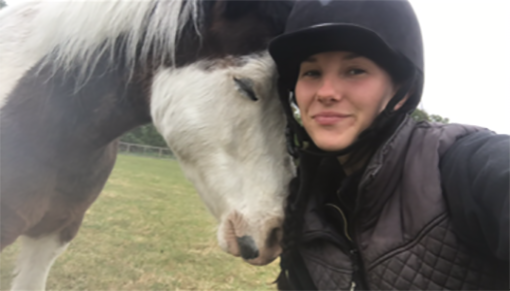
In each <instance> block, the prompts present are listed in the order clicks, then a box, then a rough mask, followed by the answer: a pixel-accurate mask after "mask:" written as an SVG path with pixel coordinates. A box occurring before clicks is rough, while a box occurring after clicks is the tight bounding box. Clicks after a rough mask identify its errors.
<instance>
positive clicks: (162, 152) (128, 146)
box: [119, 142, 175, 159]
mask: <svg viewBox="0 0 510 291" xmlns="http://www.w3.org/2000/svg"><path fill="white" fill-rule="evenodd" d="M119 153H123V154H131V155H139V156H148V157H154V158H161V159H174V158H175V157H174V155H173V153H172V151H171V150H170V149H169V148H162V147H153V146H147V145H141V144H135V143H127V142H119Z"/></svg>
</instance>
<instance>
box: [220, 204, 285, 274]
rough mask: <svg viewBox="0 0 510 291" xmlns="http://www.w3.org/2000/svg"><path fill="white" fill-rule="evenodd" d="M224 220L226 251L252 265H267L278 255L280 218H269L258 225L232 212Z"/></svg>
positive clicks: (280, 231)
mask: <svg viewBox="0 0 510 291" xmlns="http://www.w3.org/2000/svg"><path fill="white" fill-rule="evenodd" d="M226 222H227V227H226V228H225V232H224V238H225V240H226V243H227V249H226V251H227V252H228V253H230V254H232V255H234V256H240V257H242V258H243V259H244V260H245V261H246V262H248V263H250V264H252V265H267V264H269V263H271V262H272V261H274V260H275V259H276V258H277V257H278V256H279V255H280V253H281V247H280V242H281V239H282V235H283V231H282V228H281V222H282V219H280V218H271V219H268V220H267V221H266V222H265V223H263V224H262V225H259V226H257V225H249V224H248V223H247V222H246V220H245V219H244V217H243V216H242V215H241V214H239V213H237V212H234V213H232V214H231V215H229V218H228V220H227V221H226ZM250 230H251V231H250Z"/></svg>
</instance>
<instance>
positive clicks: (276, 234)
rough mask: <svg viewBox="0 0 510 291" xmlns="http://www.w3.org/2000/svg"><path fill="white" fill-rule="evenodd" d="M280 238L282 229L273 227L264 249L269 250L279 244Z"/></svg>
mask: <svg viewBox="0 0 510 291" xmlns="http://www.w3.org/2000/svg"><path fill="white" fill-rule="evenodd" d="M281 237H282V228H281V227H275V228H273V229H272V230H271V232H269V236H268V237H267V241H266V247H268V248H271V247H273V246H275V245H277V244H279V243H280V239H281Z"/></svg>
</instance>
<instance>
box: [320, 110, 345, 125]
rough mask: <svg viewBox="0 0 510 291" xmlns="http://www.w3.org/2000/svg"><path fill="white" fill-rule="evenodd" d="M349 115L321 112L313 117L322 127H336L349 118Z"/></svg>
mask: <svg viewBox="0 0 510 291" xmlns="http://www.w3.org/2000/svg"><path fill="white" fill-rule="evenodd" d="M348 117H349V115H346V114H341V113H336V112H321V113H319V114H316V115H313V116H312V118H313V119H314V120H315V122H317V123H318V124H320V125H334V124H336V123H338V122H340V121H342V120H345V119H346V118H348Z"/></svg>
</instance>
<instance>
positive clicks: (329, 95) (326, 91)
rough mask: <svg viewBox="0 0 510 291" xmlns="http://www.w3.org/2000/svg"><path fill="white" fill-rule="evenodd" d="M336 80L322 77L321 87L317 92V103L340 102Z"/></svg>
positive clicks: (340, 96)
mask: <svg viewBox="0 0 510 291" xmlns="http://www.w3.org/2000/svg"><path fill="white" fill-rule="evenodd" d="M335 82H336V80H335V78H332V77H329V76H324V78H323V79H322V82H321V86H320V87H319V90H318V91H317V99H318V100H319V102H326V103H328V102H335V101H340V99H341V98H342V95H341V94H340V91H339V90H338V88H337V87H338V86H336V85H338V84H335Z"/></svg>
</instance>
